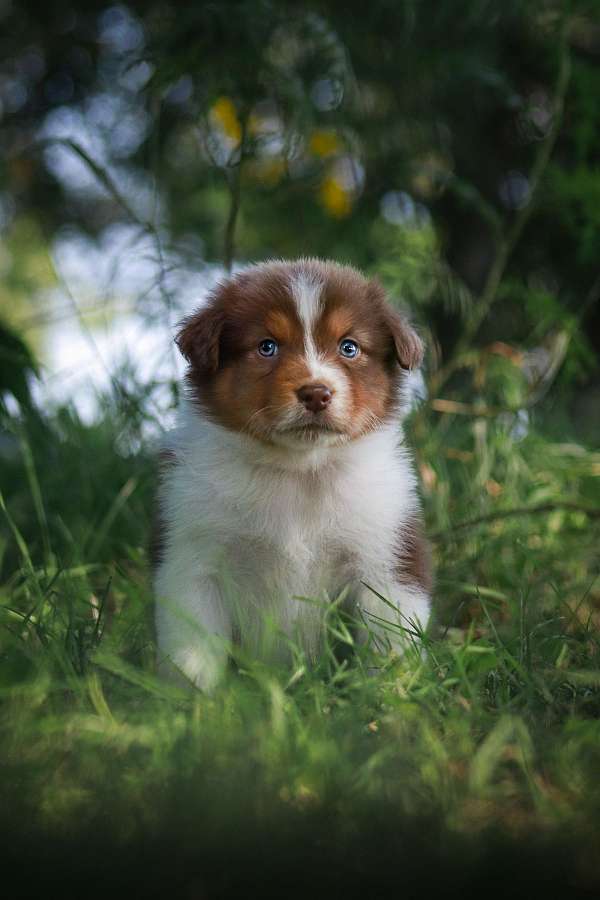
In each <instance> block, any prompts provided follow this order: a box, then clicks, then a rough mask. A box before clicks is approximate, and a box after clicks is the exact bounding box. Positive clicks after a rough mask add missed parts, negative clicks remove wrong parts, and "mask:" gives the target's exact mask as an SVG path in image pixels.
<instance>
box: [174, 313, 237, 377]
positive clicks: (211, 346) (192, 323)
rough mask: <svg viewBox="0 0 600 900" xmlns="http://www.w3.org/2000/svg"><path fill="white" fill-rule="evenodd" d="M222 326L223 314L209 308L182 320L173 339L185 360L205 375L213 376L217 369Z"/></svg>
mask: <svg viewBox="0 0 600 900" xmlns="http://www.w3.org/2000/svg"><path fill="white" fill-rule="evenodd" d="M224 324H225V317H224V314H223V312H222V311H221V310H220V309H215V308H214V307H210V306H209V307H207V308H206V309H200V310H198V312H196V313H194V314H193V315H191V316H188V318H187V319H184V320H183V322H182V323H181V327H180V329H179V332H178V334H177V336H176V338H175V343H176V344H177V346H178V347H179V349H180V351H181V353H182V355H183V356H184V357H185V359H187V361H188V362H189V363H190V364H191V365H192V366H194V368H195V369H197V370H198V371H200V372H203V373H205V374H207V375H213V374H214V373H215V372H216V371H217V369H218V368H219V343H220V339H221V332H222V330H223V325H224Z"/></svg>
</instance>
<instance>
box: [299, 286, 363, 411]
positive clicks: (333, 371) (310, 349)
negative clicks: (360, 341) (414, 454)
mask: <svg viewBox="0 0 600 900" xmlns="http://www.w3.org/2000/svg"><path fill="white" fill-rule="evenodd" d="M323 288H324V284H323V282H322V281H321V280H320V279H319V278H317V277H316V276H315V275H314V274H313V273H311V272H307V271H304V272H303V271H301V272H300V274H297V275H294V276H292V277H291V279H290V289H291V294H292V297H293V300H294V303H295V304H296V309H297V311H298V316H299V317H300V321H301V323H302V327H303V329H304V358H305V360H306V365H307V368H308V371H309V373H310V376H309V380H310V381H311V382H312V383H313V384H325V385H327V387H329V388H330V389H331V390H332V391H333V401H332V404H331V407H330V414H333V415H334V416H335V417H336V418H339V419H341V420H344V419H346V417H347V415H348V408H347V404H348V399H349V396H350V389H349V384H348V379H347V378H345V376H344V374H343V372H342V371H341V370H340V368H339V366H334V365H332V364H331V363H327V362H325V360H324V358H323V354H321V353H319V352H318V350H317V345H316V343H315V336H314V328H315V325H316V323H317V320H318V318H319V314H320V312H321V308H322V304H321V300H322V293H323ZM295 415H297V413H292V419H293V418H294V416H295Z"/></svg>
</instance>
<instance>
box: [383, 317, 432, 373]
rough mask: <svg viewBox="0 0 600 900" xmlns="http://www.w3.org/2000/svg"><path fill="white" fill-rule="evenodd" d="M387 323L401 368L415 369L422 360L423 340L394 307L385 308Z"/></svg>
mask: <svg viewBox="0 0 600 900" xmlns="http://www.w3.org/2000/svg"><path fill="white" fill-rule="evenodd" d="M387 318H388V325H389V328H390V331H391V332H392V337H393V339H394V347H395V348H396V358H397V360H398V362H399V363H400V365H401V366H402V368H403V369H407V370H408V371H410V370H411V369H417V368H418V367H419V366H420V365H421V363H422V361H423V350H424V347H423V341H422V340H421V338H420V337H419V335H418V334H417V332H416V331H415V330H414V328H413V327H412V326H411V325H409V324H408V322H407V321H406V319H405V318H404V317H403V316H401V315H400V313H399V312H396V310H395V309H390V308H389V307H388V310H387Z"/></svg>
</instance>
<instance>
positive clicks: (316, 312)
mask: <svg viewBox="0 0 600 900" xmlns="http://www.w3.org/2000/svg"><path fill="white" fill-rule="evenodd" d="M177 343H178V345H179V348H180V350H181V352H182V353H183V355H184V356H185V357H186V359H187V360H188V362H189V363H190V370H189V373H188V379H189V383H190V386H191V389H192V391H193V395H194V398H195V399H196V400H197V401H198V402H199V403H200V404H201V406H202V408H203V409H204V411H205V412H206V413H207V414H208V415H209V416H210V417H211V418H213V419H214V420H215V421H217V422H219V423H220V424H222V425H224V426H225V427H227V428H230V429H234V430H235V431H239V432H244V433H247V434H249V435H252V436H253V437H255V438H257V439H258V440H261V441H264V442H266V443H270V444H276V445H280V446H288V447H302V446H306V447H309V446H315V444H318V445H325V446H326V445H335V444H341V443H344V442H346V441H348V440H353V439H355V438H357V437H360V436H361V435H364V434H366V433H368V432H369V431H372V430H375V429H377V428H379V427H381V426H382V425H383V424H384V422H385V421H386V420H387V419H389V418H390V417H391V416H392V415H393V414H394V412H395V410H396V409H397V406H398V400H399V394H400V391H401V386H402V379H403V370H408V369H412V368H413V367H415V366H417V365H418V364H419V362H420V361H421V356H422V345H421V341H420V339H419V338H418V336H417V335H416V334H415V332H414V331H413V330H412V328H410V326H409V325H408V324H407V323H406V322H405V321H404V320H403V319H402V318H401V316H400V315H399V314H398V313H397V312H395V311H394V310H393V309H392V308H391V307H389V306H388V305H387V304H386V302H385V297H384V293H383V290H382V288H381V287H380V286H379V285H378V284H377V283H376V282H373V281H368V280H367V279H366V278H364V277H363V276H362V275H360V273H359V272H357V271H356V270H355V269H352V268H350V267H348V266H338V265H336V264H334V263H325V262H321V261H318V260H302V261H299V262H289V263H288V262H275V263H266V264H264V265H259V266H255V267H253V268H251V269H249V270H247V271H245V272H243V273H241V274H239V275H236V276H234V277H233V278H231V279H230V280H228V281H227V282H225V283H224V284H222V285H220V286H219V287H218V288H217V289H216V290H215V291H214V292H213V294H212V295H211V297H210V299H209V302H208V304H207V305H206V306H205V307H203V308H202V309H201V310H200V311H199V312H197V313H196V314H194V315H193V316H191V317H190V318H189V319H187V320H186V321H185V322H184V323H183V327H182V329H181V331H180V333H179V335H178V338H177Z"/></svg>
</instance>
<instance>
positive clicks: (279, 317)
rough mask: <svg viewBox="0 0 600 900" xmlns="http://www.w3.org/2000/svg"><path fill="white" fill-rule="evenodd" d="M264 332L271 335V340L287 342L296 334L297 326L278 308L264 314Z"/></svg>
mask: <svg viewBox="0 0 600 900" xmlns="http://www.w3.org/2000/svg"><path fill="white" fill-rule="evenodd" d="M264 325H265V333H268V334H269V335H272V336H273V340H275V341H278V342H279V343H280V344H281V343H285V342H287V343H289V342H290V341H292V340H293V338H294V336H298V331H299V329H298V326H297V325H296V326H295V323H294V322H292V320H291V319H290V317H289V316H286V314H285V313H283V312H281V311H280V310H277V309H273V310H271V311H270V312H268V313H267V315H266V316H265V323H264Z"/></svg>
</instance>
